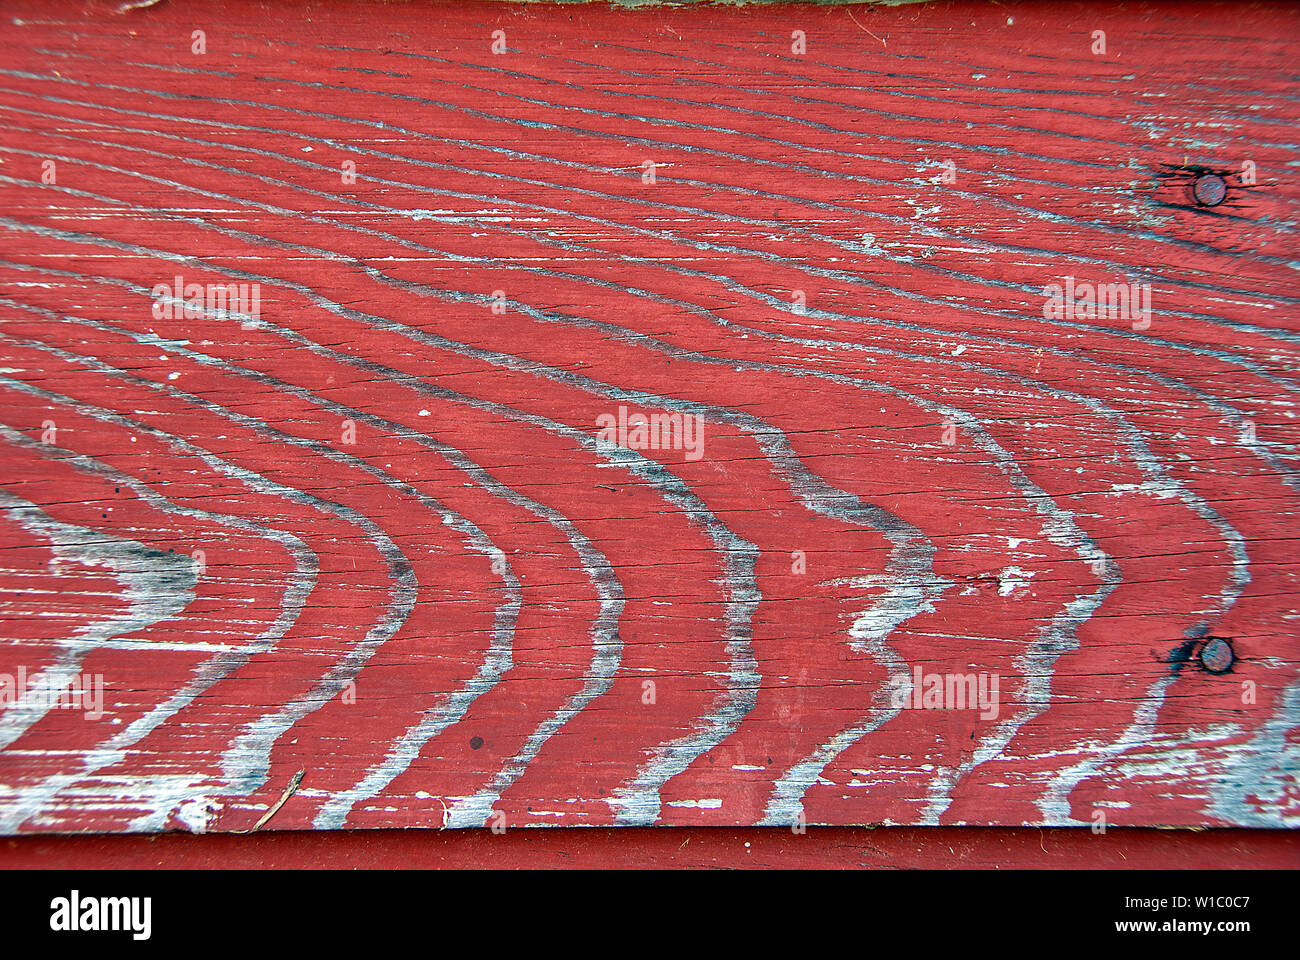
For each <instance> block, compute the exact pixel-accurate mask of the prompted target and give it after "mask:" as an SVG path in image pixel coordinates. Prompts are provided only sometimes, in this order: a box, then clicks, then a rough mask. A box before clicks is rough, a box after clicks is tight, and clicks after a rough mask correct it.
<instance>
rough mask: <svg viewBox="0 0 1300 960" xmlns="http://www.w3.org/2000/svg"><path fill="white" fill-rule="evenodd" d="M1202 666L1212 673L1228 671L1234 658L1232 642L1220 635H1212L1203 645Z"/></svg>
mask: <svg viewBox="0 0 1300 960" xmlns="http://www.w3.org/2000/svg"><path fill="white" fill-rule="evenodd" d="M1200 657H1201V666H1203V667H1205V669H1206V670H1208V671H1210V673H1226V672H1227V670H1228V668H1229V667H1231V666H1232V661H1233V659H1234V657H1233V653H1232V644H1230V643H1229V642H1228V641H1227V640H1223V639H1221V638H1219V637H1211V638H1210V639H1209V640H1206V641H1205V643H1204V644H1202V645H1201V653H1200Z"/></svg>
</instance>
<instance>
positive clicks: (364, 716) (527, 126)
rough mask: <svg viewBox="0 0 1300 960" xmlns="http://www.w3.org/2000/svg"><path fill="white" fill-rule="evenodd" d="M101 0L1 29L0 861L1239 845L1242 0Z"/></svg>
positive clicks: (1258, 473) (1247, 548)
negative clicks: (1204, 1)
mask: <svg viewBox="0 0 1300 960" xmlns="http://www.w3.org/2000/svg"><path fill="white" fill-rule="evenodd" d="M126 6H129V5H124V7H123V9H122V10H120V11H119V10H118V9H117V8H116V7H115V6H112V5H89V6H88V5H86V4H83V3H73V2H63V0H60V2H53V3H36V2H29V0H25V2H17V3H11V4H8V5H7V6H6V12H5V21H4V23H3V30H2V31H0V45H2V46H0V110H2V111H3V123H4V131H3V134H2V135H0V197H2V201H0V203H2V207H3V209H2V210H0V225H2V226H3V228H4V229H3V231H2V232H0V244H2V245H3V249H2V250H0V354H2V355H3V356H2V358H0V360H2V362H0V366H2V367H3V369H2V370H0V457H2V458H3V469H2V471H0V509H2V513H0V550H2V552H0V631H2V638H0V684H3V685H4V688H3V690H0V696H3V697H4V698H5V702H4V703H3V704H2V705H0V748H2V752H0V832H6V833H17V832H68V831H90V830H94V831H156V830H167V829H188V830H194V831H212V830H220V831H228V830H244V829H249V828H251V827H253V826H254V825H255V824H260V823H264V824H265V826H264V827H263V829H277V828H280V829H283V828H309V827H314V828H340V827H344V826H347V827H386V826H426V827H429V826H432V827H440V826H475V825H491V826H497V827H500V826H517V825H543V824H554V825H574V824H589V825H609V824H624V825H646V824H697V825H698V824H728V825H751V824H795V825H798V824H799V823H800V822H807V823H836V824H858V823H900V824H959V823H980V824H1040V823H1041V824H1072V823H1081V824H1092V825H1110V824H1114V825H1120V824H1132V825H1150V824H1185V825H1199V824H1209V825H1225V824H1238V825H1254V826H1285V825H1294V824H1295V823H1296V821H1297V818H1298V817H1300V791H1298V789H1297V779H1296V778H1297V770H1298V769H1300V751H1298V749H1297V739H1296V738H1297V732H1298V731H1300V684H1298V683H1297V667H1298V666H1300V643H1298V642H1297V619H1298V617H1300V613H1298V612H1297V609H1298V605H1297V593H1298V591H1297V566H1296V562H1295V546H1296V538H1297V529H1296V528H1297V524H1296V517H1297V494H1296V474H1295V460H1296V456H1297V453H1298V451H1297V446H1296V444H1297V440H1298V439H1300V436H1298V433H1297V426H1296V421H1295V415H1296V409H1297V404H1296V390H1297V383H1296V380H1295V376H1294V375H1295V372H1296V367H1297V364H1296V361H1297V350H1296V341H1297V311H1296V305H1297V303H1298V302H1300V297H1298V295H1297V294H1298V291H1297V288H1296V272H1295V271H1296V266H1297V263H1296V259H1295V253H1296V251H1295V236H1296V221H1297V210H1298V201H1300V191H1297V188H1296V177H1295V172H1296V170H1297V164H1298V163H1300V153H1298V152H1297V147H1296V144H1295V130H1296V122H1297V119H1298V117H1300V109H1298V108H1297V97H1296V89H1295V76H1296V66H1295V63H1296V55H1297V52H1300V43H1297V40H1296V26H1297V17H1296V15H1295V13H1294V12H1293V11H1291V10H1290V9H1289V8H1287V7H1285V6H1278V7H1272V6H1268V5H1241V4H1235V5H1224V6H1189V5H1186V4H1143V5H1135V6H1114V7H1111V6H1107V5H1077V6H1059V7H1058V6H1054V5H1048V4H1028V5H1017V4H1001V3H999V4H982V3H980V4H974V3H971V4H923V5H913V6H906V7H899V8H889V9H886V8H880V7H808V6H782V7H762V8H757V9H753V8H751V9H746V10H736V9H727V8H713V7H705V8H699V7H696V8H692V9H683V10H676V9H653V10H639V11H620V10H612V9H607V8H605V7H597V6H580V7H573V6H564V7H546V6H537V5H529V6H523V7H516V6H504V5H497V4H486V5H476V4H444V5H423V4H410V5H405V4H404V5H376V4H369V3H349V4H342V3H339V4H322V5H319V6H312V7H303V8H296V7H294V6H289V5H285V6H280V5H262V4H254V3H248V2H244V0H232V2H226V3H211V2H185V3H172V2H164V3H159V4H157V5H154V6H150V7H148V8H141V9H126ZM1220 194H1221V195H1220ZM227 287H229V289H227ZM1099 293H1100V294H1102V295H1103V297H1102V302H1101V303H1097V302H1096V299H1095V298H1096V296H1097V294H1099ZM227 294H229V296H227ZM1121 295H1122V296H1123V299H1122V300H1121V299H1120V297H1121ZM1089 298H1092V299H1091V300H1090V299H1089ZM638 418H642V419H643V420H644V419H645V418H649V423H650V424H652V425H653V427H654V428H655V437H656V438H657V439H658V440H662V441H663V442H661V443H656V444H650V443H648V442H647V441H648V439H649V438H648V437H647V436H643V431H640V430H639V429H638V427H639V421H638ZM640 425H641V426H644V425H645V424H640ZM68 684H73V686H71V687H68V686H67V685H68ZM62 688H66V689H64V692H63V693H62V694H61V695H58V696H56V694H57V693H58V691H59V690H60V689H62ZM299 775H301V776H299ZM281 800H283V803H282V804H280V805H279V806H277V804H278V803H279V801H281Z"/></svg>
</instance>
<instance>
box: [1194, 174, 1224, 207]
mask: <svg viewBox="0 0 1300 960" xmlns="http://www.w3.org/2000/svg"><path fill="white" fill-rule="evenodd" d="M1192 195H1193V196H1195V197H1196V202H1197V203H1199V204H1200V205H1201V206H1203V207H1217V206H1218V205H1219V204H1221V203H1223V198H1224V197H1226V196H1227V195H1228V185H1227V184H1226V183H1224V182H1223V177H1221V176H1219V175H1218V174H1216V173H1205V174H1202V175H1201V176H1199V177H1197V178H1196V180H1195V182H1194V183H1193V184H1192Z"/></svg>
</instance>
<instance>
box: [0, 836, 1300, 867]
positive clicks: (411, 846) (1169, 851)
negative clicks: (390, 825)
mask: <svg viewBox="0 0 1300 960" xmlns="http://www.w3.org/2000/svg"><path fill="white" fill-rule="evenodd" d="M0 867H4V868H8V869H65V870H66V869H80V870H85V869H134V870H141V869H160V868H161V869H202V870H212V869H259V868H260V869H268V868H270V869H305V870H311V869H384V868H404V869H429V868H481V867H491V868H496V869H528V868H578V869H611V868H666V867H672V868H683V867H685V868H692V867H693V868H724V869H725V868H732V869H734V868H744V867H753V868H772V867H784V868H862V867H866V868H873V869H979V868H1003V869H1008V868H1010V869H1015V868H1021V869H1032V868H1038V869H1043V868H1047V869H1097V870H1117V869H1130V870H1132V869H1217V870H1232V869H1263V868H1272V869H1296V868H1300V833H1298V832H1296V831H1284V830H1207V831H1203V832H1194V831H1188V830H1148V829H1121V828H1111V829H1110V830H1108V831H1107V832H1106V834H1104V835H1098V834H1093V833H1092V832H1091V830H1089V829H1086V828H1078V829H1073V828H1044V829H1039V828H1036V827H1014V828H1001V827H886V828H879V829H874V830H872V829H867V828H862V827H826V828H820V829H819V828H816V827H812V828H809V830H808V832H807V833H806V834H804V835H795V834H793V833H791V832H790V831H789V830H787V829H775V828H772V829H763V828H751V829H744V830H739V829H737V830H732V829H725V828H698V829H693V828H646V829H633V828H621V829H594V828H592V829H588V828H574V829H568V830H556V829H541V828H535V829H522V828H520V829H515V830H508V831H506V832H505V833H504V834H501V835H494V834H492V833H491V832H490V831H487V830H448V831H445V832H439V831H430V830H351V831H341V832H333V833H328V834H325V833H314V832H310V831H307V832H284V833H275V832H268V833H262V834H258V835H255V836H239V835H232V834H210V835H207V836H194V835H191V834H163V835H157V836H145V835H126V836H123V835H95V836H43V837H38V836H32V837H9V838H5V839H3V840H0Z"/></svg>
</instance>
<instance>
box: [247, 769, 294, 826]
mask: <svg viewBox="0 0 1300 960" xmlns="http://www.w3.org/2000/svg"><path fill="white" fill-rule="evenodd" d="M306 773H307V771H306V770H299V771H298V772H297V773H295V774H294V775H293V779H292V780H290V781H289V786H287V787H285V788H284V793H282V794H280V799H279V800H277V801H275V804H274V805H273V806H272V807H271V809H270V810H268V811H266V813H264V814H262V819H261V820H259V821H257V823H255V824H253V825H252V826H251V827H249V828H248V829H247V830H236V831H235V833H253V832H254V831H256V830H260V829H262V827H264V826H265V825H266V821H268V820H270V819H271V818H272V817H274V816H275V815H276V813H277V812H279V810H280V808H281V807H283V806H284V804H285V801H287V800H288V799H289V798H290V797H292V796H293V795H294V793H296V792H297V790H298V787H299V786H300V785H301V784H302V778H303V775H304V774H306Z"/></svg>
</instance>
